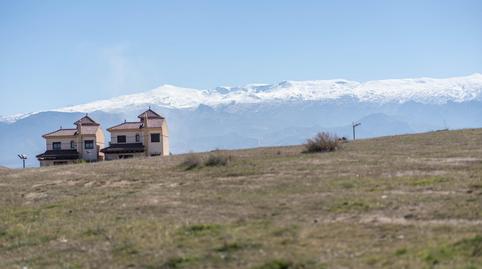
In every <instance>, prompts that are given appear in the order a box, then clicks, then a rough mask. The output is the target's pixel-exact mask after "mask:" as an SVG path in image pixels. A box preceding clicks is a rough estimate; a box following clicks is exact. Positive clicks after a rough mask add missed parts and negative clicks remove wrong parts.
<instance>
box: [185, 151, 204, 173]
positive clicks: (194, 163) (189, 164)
mask: <svg viewBox="0 0 482 269" xmlns="http://www.w3.org/2000/svg"><path fill="white" fill-rule="evenodd" d="M201 165H202V159H201V157H199V156H198V155H195V154H189V155H187V157H186V158H185V159H184V161H183V162H182V163H181V166H182V167H184V169H185V170H191V169H194V168H196V167H200V166H201Z"/></svg>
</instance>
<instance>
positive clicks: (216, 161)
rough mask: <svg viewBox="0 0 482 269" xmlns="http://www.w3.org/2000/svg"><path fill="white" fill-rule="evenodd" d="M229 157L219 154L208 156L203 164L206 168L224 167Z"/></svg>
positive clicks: (229, 159)
mask: <svg viewBox="0 0 482 269" xmlns="http://www.w3.org/2000/svg"><path fill="white" fill-rule="evenodd" d="M231 159H232V157H231V155H223V154H220V153H216V154H210V155H209V157H208V159H207V160H206V161H205V162H204V164H205V165H206V166H225V165H227V164H228V163H229V162H230V161H231Z"/></svg>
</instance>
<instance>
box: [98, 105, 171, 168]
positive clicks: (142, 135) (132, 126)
mask: <svg viewBox="0 0 482 269" xmlns="http://www.w3.org/2000/svg"><path fill="white" fill-rule="evenodd" d="M137 117H138V118H139V121H138V122H124V123H121V124H119V125H116V126H113V127H110V128H108V129H107V130H108V131H109V132H110V134H111V139H110V141H111V142H110V144H109V146H108V147H106V148H104V149H102V150H101V151H102V152H103V153H104V154H105V159H106V160H117V159H127V158H133V157H140V156H162V155H169V135H168V130H167V122H166V119H165V118H164V117H162V116H161V115H159V114H157V113H156V112H154V111H152V110H151V109H150V108H149V109H148V110H147V111H145V112H143V113H141V114H140V115H139V116H137Z"/></svg>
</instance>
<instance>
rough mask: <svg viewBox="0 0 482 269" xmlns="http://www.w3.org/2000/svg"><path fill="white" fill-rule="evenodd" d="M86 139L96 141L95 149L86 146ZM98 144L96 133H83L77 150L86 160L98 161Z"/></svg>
mask: <svg viewBox="0 0 482 269" xmlns="http://www.w3.org/2000/svg"><path fill="white" fill-rule="evenodd" d="M86 140H93V141H94V148H93V149H86V148H85V141H86ZM96 145H97V138H96V137H95V135H82V136H81V137H80V145H79V146H78V147H77V151H78V152H79V153H80V156H81V159H84V160H86V161H97V159H98V149H97V148H96Z"/></svg>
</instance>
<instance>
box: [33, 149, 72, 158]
mask: <svg viewBox="0 0 482 269" xmlns="http://www.w3.org/2000/svg"><path fill="white" fill-rule="evenodd" d="M36 157H37V159H39V160H76V159H78V158H79V153H78V152H77V150H75V149H67V150H66V149H63V150H47V151H45V152H44V153H42V154H39V155H37V156H36Z"/></svg>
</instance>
